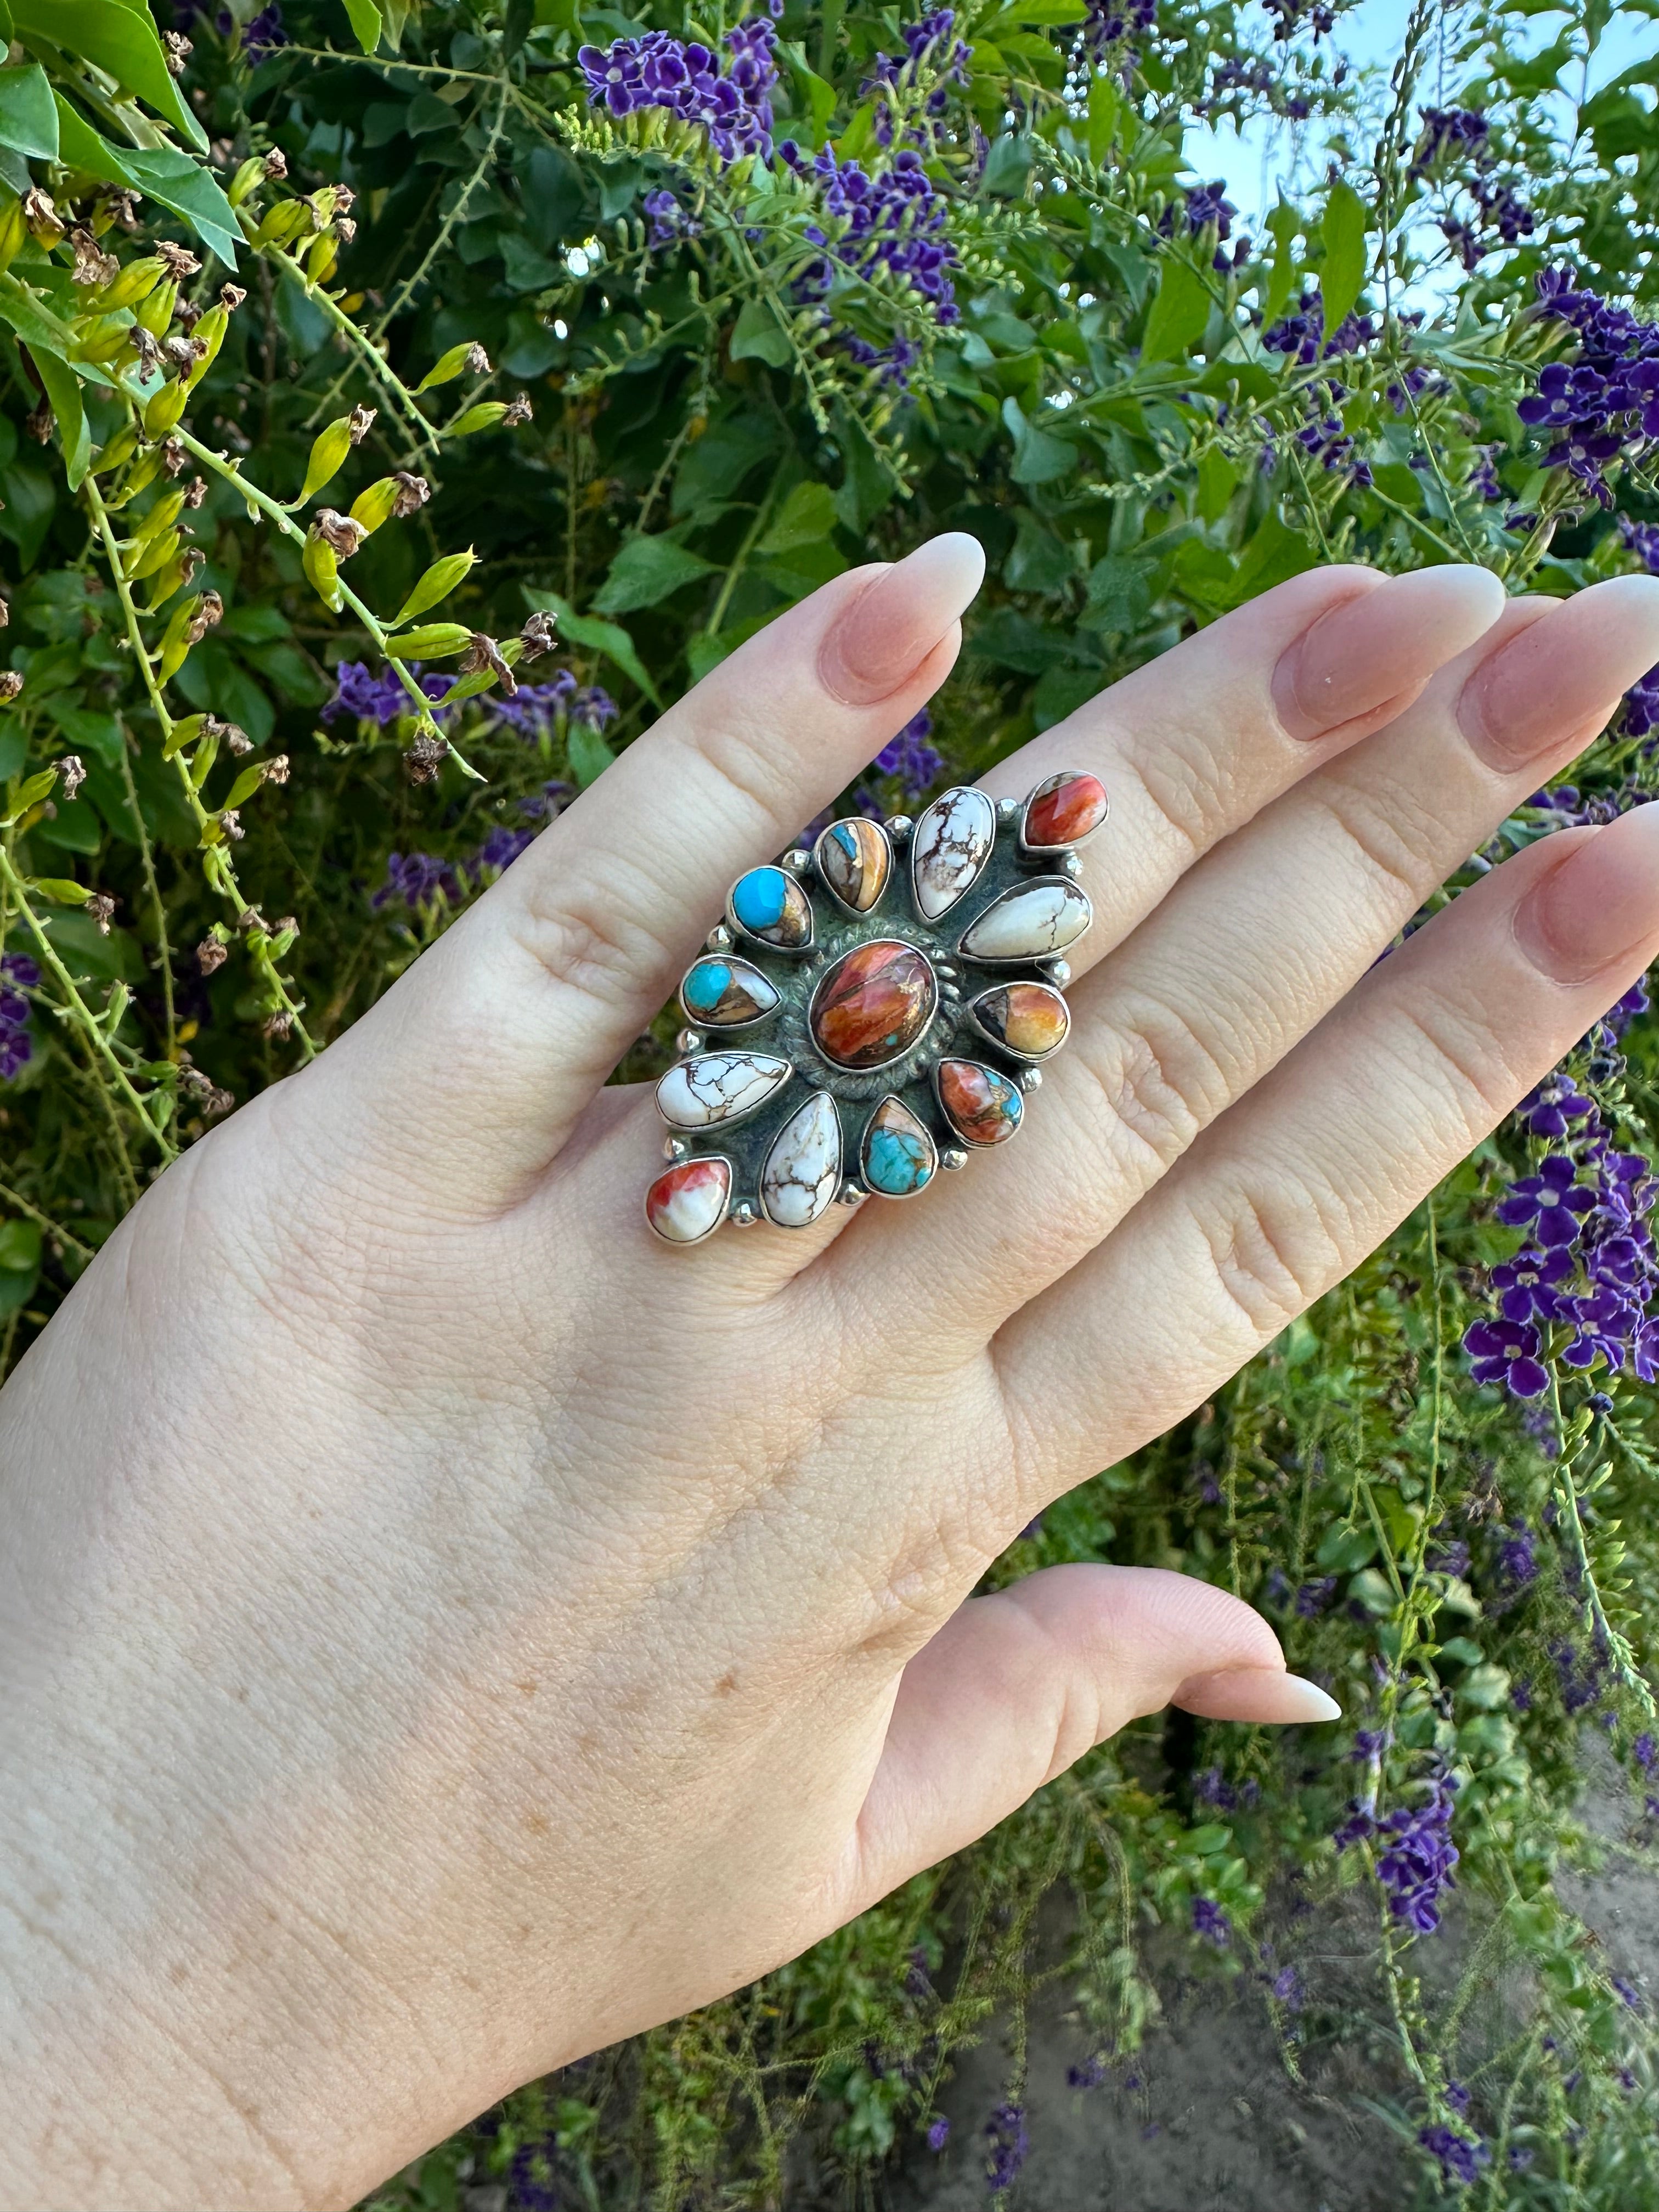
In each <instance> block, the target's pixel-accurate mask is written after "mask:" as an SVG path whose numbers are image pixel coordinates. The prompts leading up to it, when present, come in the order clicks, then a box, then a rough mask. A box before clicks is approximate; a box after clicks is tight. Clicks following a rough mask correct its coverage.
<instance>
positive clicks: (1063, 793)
mask: <svg viewBox="0 0 1659 2212" xmlns="http://www.w3.org/2000/svg"><path fill="white" fill-rule="evenodd" d="M1105 819H1106V787H1105V785H1104V784H1103V782H1102V781H1101V780H1100V778H1099V777H1098V776H1097V775H1081V774H1080V773H1079V771H1078V770H1077V769H1065V770H1064V771H1063V772H1062V773H1061V774H1060V775H1051V776H1050V777H1049V778H1048V781H1047V782H1046V783H1040V784H1038V786H1037V787H1036V790H1035V791H1034V792H1033V793H1031V795H1030V798H1029V799H1027V800H1026V802H1025V812H1024V817H1023V819H1022V821H1021V824H1020V832H1019V836H1020V842H1021V844H1023V845H1024V846H1025V848H1027V850H1028V851H1030V852H1048V851H1050V850H1052V849H1053V848H1055V847H1057V846H1062V845H1078V844H1081V842H1083V840H1084V839H1085V837H1087V836H1090V835H1091V832H1092V831H1094V830H1096V829H1099V827H1100V825H1101V823H1103V821H1104V820H1105Z"/></svg>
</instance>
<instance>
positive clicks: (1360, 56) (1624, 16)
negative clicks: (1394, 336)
mask: <svg viewBox="0 0 1659 2212" xmlns="http://www.w3.org/2000/svg"><path fill="white" fill-rule="evenodd" d="M1409 13H1410V8H1409V0H1359V5H1358V7H1357V8H1353V9H1349V10H1348V11H1347V12H1346V13H1345V14H1344V15H1342V16H1341V18H1340V21H1339V22H1338V24H1337V28H1336V35H1335V39H1334V44H1335V46H1336V47H1337V49H1338V51H1339V52H1341V53H1344V54H1346V56H1347V57H1348V58H1349V59H1350V60H1351V61H1352V62H1354V63H1356V64H1373V65H1376V66H1379V67H1380V68H1381V70H1382V71H1383V76H1384V77H1385V78H1386V76H1387V73H1388V71H1389V70H1390V69H1391V68H1392V67H1393V65H1394V63H1395V58H1396V57H1397V55H1398V53H1399V52H1400V45H1401V37H1402V35H1403V33H1404V29H1405V25H1406V21H1407V16H1408V15H1409ZM1562 21H1563V18H1562V17H1561V16H1559V15H1545V16H1534V18H1533V19H1532V21H1530V23H1528V24H1527V25H1525V26H1524V27H1522V28H1523V30H1524V33H1525V37H1524V43H1525V44H1526V45H1527V46H1545V45H1547V44H1548V43H1549V41H1550V40H1552V39H1553V38H1554V37H1555V36H1556V35H1557V34H1558V33H1559V30H1560V28H1561V25H1562ZM1656 46H1659V24H1656V23H1655V22H1653V21H1650V19H1649V18H1648V17H1646V16H1644V15H1636V14H1634V13H1632V12H1631V11H1630V10H1628V9H1619V10H1616V11H1615V13H1614V15H1613V21H1612V22H1611V23H1610V24H1609V26H1608V27H1607V31H1606V33H1604V35H1603V37H1602V40H1601V45H1600V46H1599V47H1598V49H1597V51H1596V53H1595V57H1594V58H1593V60H1592V63H1591V66H1590V77H1589V83H1590V89H1591V90H1592V91H1593V90H1595V88H1596V87H1597V86H1599V85H1601V84H1604V83H1606V82H1607V79H1608V78H1609V77H1613V76H1617V75H1618V74H1619V72H1620V70H1625V69H1628V68H1629V67H1630V66H1631V64H1632V63H1633V62H1635V61H1638V60H1639V59H1640V58H1641V57H1642V55H1643V54H1644V53H1651V52H1653V51H1654V50H1655V47H1656ZM1436 80H1437V72H1436V70H1435V67H1434V64H1432V63H1431V64H1430V66H1429V69H1428V70H1427V72H1426V74H1425V81H1424V86H1423V97H1424V98H1425V100H1428V101H1430V102H1431V103H1435V102H1444V103H1449V102H1450V101H1451V100H1452V99H1453V98H1454V97H1455V93H1456V90H1457V80H1456V77H1455V76H1454V75H1453V74H1452V73H1451V72H1450V71H1448V73H1447V78H1446V81H1445V82H1444V83H1443V85H1442V84H1441V83H1438V82H1437V81H1436ZM1314 128H1315V130H1317V125H1315V126H1314ZM1319 143H1320V142H1319V140H1318V138H1317V137H1314V138H1312V139H1311V140H1310V142H1309V143H1306V144H1305V146H1303V145H1298V143H1297V140H1296V138H1295V137H1294V135H1293V133H1292V131H1291V128H1290V126H1288V125H1285V124H1283V123H1279V122H1278V121H1277V120H1276V119H1275V118H1271V117H1264V118H1260V119H1259V120H1258V121H1256V122H1255V123H1253V124H1252V125H1250V126H1249V128H1248V129H1247V130H1246V131H1244V132H1243V135H1242V137H1241V135H1240V133H1238V132H1237V131H1235V130H1234V129H1233V127H1232V125H1231V124H1230V123H1227V124H1224V125H1222V127H1221V128H1220V129H1219V130H1198V129H1189V130H1188V132H1187V134H1186V158H1187V161H1188V165H1189V166H1190V167H1191V168H1192V169H1193V171H1194V173H1196V174H1197V175H1198V176H1200V177H1201V178H1203V179H1206V181H1207V180H1208V179H1211V178H1212V177H1225V179H1226V180H1227V197H1228V198H1229V199H1230V200H1231V202H1232V203H1233V205H1234V206H1235V207H1236V208H1237V210H1238V211H1239V214H1240V216H1242V217H1243V224H1242V226H1241V227H1242V228H1245V229H1252V228H1257V227H1259V225H1260V223H1261V218H1262V216H1263V215H1264V214H1265V213H1266V211H1267V209H1269V208H1270V207H1271V206H1272V205H1273V203H1274V201H1275V200H1276V199H1277V198H1278V197H1279V189H1278V187H1279V179H1280V178H1281V177H1282V178H1284V179H1285V181H1286V183H1287V184H1288V183H1289V182H1290V180H1291V171H1292V169H1293V167H1294V165H1295V162H1296V160H1297V155H1298V153H1303V154H1304V155H1305V156H1306V157H1309V158H1310V159H1311V160H1312V161H1313V165H1314V167H1315V169H1316V171H1317V170H1318V169H1322V167H1323V163H1322V161H1320V160H1319V159H1318V153H1319Z"/></svg>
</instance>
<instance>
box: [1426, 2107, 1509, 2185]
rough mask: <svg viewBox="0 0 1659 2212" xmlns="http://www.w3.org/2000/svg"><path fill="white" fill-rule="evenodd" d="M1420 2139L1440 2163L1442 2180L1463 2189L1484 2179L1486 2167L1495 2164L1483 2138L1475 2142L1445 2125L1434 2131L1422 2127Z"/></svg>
mask: <svg viewBox="0 0 1659 2212" xmlns="http://www.w3.org/2000/svg"><path fill="white" fill-rule="evenodd" d="M1417 2140H1418V2142H1419V2143H1421V2145H1422V2146H1423V2148H1424V2149H1425V2151H1428V2152H1429V2153H1430V2154H1431V2155H1432V2156H1433V2157H1435V2158H1437V2159H1438V2160H1439V2161H1440V2178H1441V2179H1442V2180H1443V2181H1449V2182H1452V2183H1454V2184H1455V2185H1456V2186H1457V2187H1459V2188H1461V2189H1467V2188H1468V2187H1469V2186H1470V2185H1471V2184H1473V2183H1474V2182H1476V2181H1478V2180H1479V2179H1480V2172H1481V2169H1482V2167H1483V2166H1490V2165H1491V2164H1492V2153H1491V2152H1490V2151H1489V2150H1488V2149H1487V2148H1486V2144H1485V2143H1484V2142H1481V2140H1480V2136H1474V2138H1473V2139H1471V2138H1470V2137H1469V2136H1461V2135H1458V2134H1457V2133H1455V2130H1452V2129H1451V2128H1449V2127H1447V2126H1446V2125H1444V2124H1443V2123H1440V2124H1436V2125H1435V2126H1433V2127H1430V2128H1419V2130H1418V2134H1417Z"/></svg>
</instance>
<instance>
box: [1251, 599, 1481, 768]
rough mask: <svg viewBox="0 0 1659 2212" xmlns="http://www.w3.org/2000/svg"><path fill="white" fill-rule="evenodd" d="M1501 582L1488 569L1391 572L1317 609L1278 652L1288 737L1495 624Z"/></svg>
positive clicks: (1398, 682)
mask: <svg viewBox="0 0 1659 2212" xmlns="http://www.w3.org/2000/svg"><path fill="white" fill-rule="evenodd" d="M1503 611H1504V586H1502V584H1500V583H1499V582H1498V579H1497V577H1496V576H1494V575H1492V574H1491V572H1490V571H1489V570H1487V569H1486V568H1450V567H1449V568H1418V569H1413V572H1412V573H1411V574H1409V575H1406V576H1387V577H1384V578H1383V579H1382V580H1380V581H1379V582H1378V583H1376V584H1375V585H1373V586H1371V588H1370V590H1369V591H1361V592H1359V593H1358V595H1357V596H1356V597H1355V598H1353V599H1346V600H1345V601H1344V602H1343V604H1342V605H1340V607H1333V608H1332V609H1331V611H1330V612H1329V613H1328V614H1327V615H1322V616H1321V617H1320V618H1319V620H1318V621H1317V622H1316V623H1314V624H1313V626H1312V627H1311V629H1305V630H1304V632H1303V633H1302V635H1301V636H1300V637H1299V638H1297V641H1296V642H1295V644H1294V645H1292V646H1290V647H1287V648H1286V650H1285V652H1284V653H1282V654H1281V655H1280V656H1279V665H1278V667H1277V668H1275V669H1274V671H1273V704H1274V706H1275V707H1276V708H1277V709H1278V711H1279V720H1280V721H1281V722H1282V723H1283V724H1284V726H1285V728H1286V729H1287V730H1288V731H1289V732H1290V733H1291V736H1292V737H1293V738H1321V737H1323V736H1324V735H1325V733H1326V732H1327V731H1328V730H1335V729H1340V727H1341V726H1342V725H1343V723H1345V722H1352V721H1353V720H1355V719H1356V717H1358V715H1361V714H1370V712H1371V711H1372V710H1373V709H1374V708H1378V707H1382V706H1385V705H1386V704H1387V703H1388V702H1389V700H1390V699H1395V698H1398V697H1399V696H1400V694H1401V692H1402V691H1411V690H1415V689H1416V688H1417V687H1418V686H1419V685H1420V684H1426V683H1427V681H1428V679H1429V678H1430V677H1431V676H1432V675H1433V674H1434V673H1435V671H1436V670H1437V669H1439V668H1443V667H1444V666H1445V665H1446V663H1447V662H1448V661H1449V660H1450V659H1452V658H1453V657H1454V655H1455V654H1457V653H1462V652H1463V651H1465V650H1466V649H1467V648H1468V647H1469V646H1471V645H1473V644H1474V641H1475V640H1476V639H1477V638H1478V637H1480V636H1481V635H1484V633H1485V632H1486V631H1487V630H1488V629H1491V628H1492V624H1493V623H1495V622H1496V621H1497V619H1498V616H1499V615H1500V614H1502V612H1503Z"/></svg>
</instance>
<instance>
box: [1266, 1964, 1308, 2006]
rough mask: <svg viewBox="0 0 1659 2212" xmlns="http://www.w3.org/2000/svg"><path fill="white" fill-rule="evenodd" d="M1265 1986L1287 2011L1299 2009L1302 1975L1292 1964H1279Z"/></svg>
mask: <svg viewBox="0 0 1659 2212" xmlns="http://www.w3.org/2000/svg"><path fill="white" fill-rule="evenodd" d="M1267 1986H1268V1988H1269V1989H1270V1990H1272V1992H1273V1996H1274V1997H1275V1998H1277V2000H1278V2001H1279V2003H1280V2004H1282V2005H1283V2006H1284V2007H1285V2010H1286V2011H1287V2012H1300V2011H1301V2009H1302V1996H1303V1991H1302V1977H1301V1975H1300V1974H1299V1973H1298V1972H1297V1969H1296V1968H1295V1967H1294V1966H1281V1967H1280V1968H1279V1972H1277V1973H1276V1974H1275V1975H1274V1976H1273V1980H1272V1981H1271V1982H1270V1983H1269V1984H1268V1985H1267Z"/></svg>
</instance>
